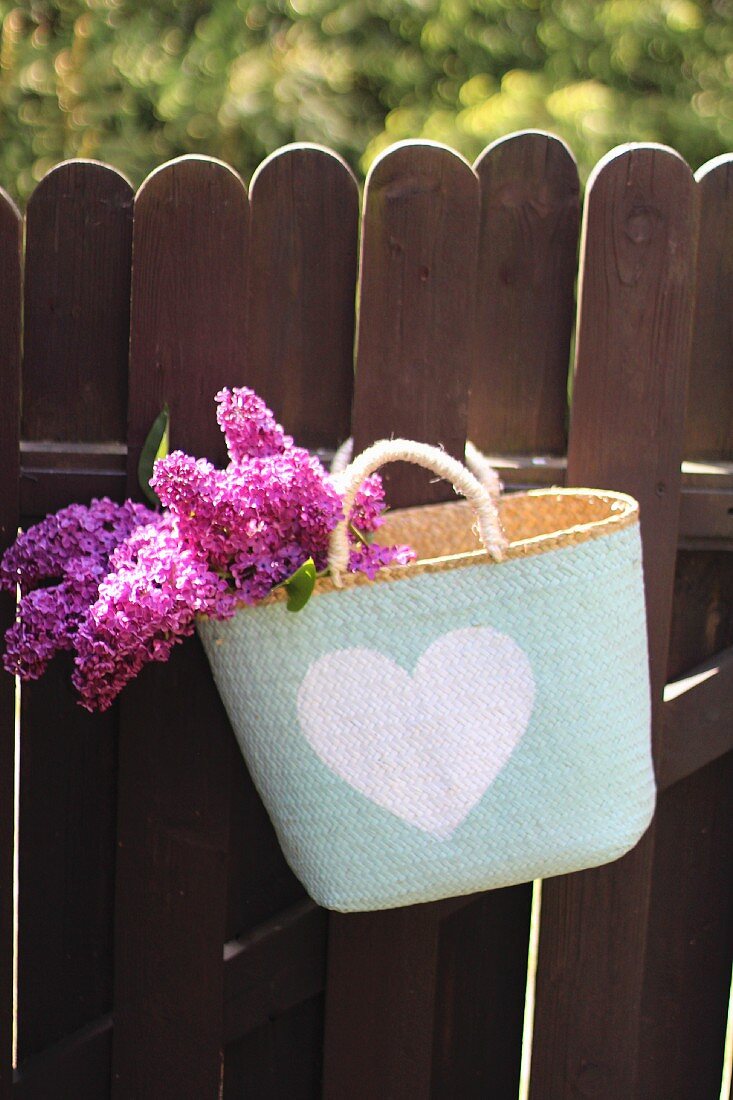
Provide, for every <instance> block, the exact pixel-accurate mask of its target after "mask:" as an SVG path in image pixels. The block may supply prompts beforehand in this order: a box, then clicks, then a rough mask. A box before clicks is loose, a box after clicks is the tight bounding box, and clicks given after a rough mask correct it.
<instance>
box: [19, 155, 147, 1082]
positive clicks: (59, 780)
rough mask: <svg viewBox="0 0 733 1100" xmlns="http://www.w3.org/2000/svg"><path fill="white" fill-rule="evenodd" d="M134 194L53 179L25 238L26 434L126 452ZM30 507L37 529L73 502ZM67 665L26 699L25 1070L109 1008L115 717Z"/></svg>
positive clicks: (89, 180) (77, 179)
mask: <svg viewBox="0 0 733 1100" xmlns="http://www.w3.org/2000/svg"><path fill="white" fill-rule="evenodd" d="M131 224H132V189H131V187H130V185H129V184H128V182H127V181H126V180H125V179H124V178H123V177H122V176H121V175H120V174H119V173H117V172H116V171H114V170H113V169H111V168H108V167H106V166H104V165H100V164H92V163H89V162H85V161H77V162H71V163H69V164H66V165H62V166H61V167H59V168H58V169H55V170H54V171H53V172H51V173H50V174H49V175H48V176H47V177H46V178H45V179H44V180H43V181H42V182H41V184H39V186H38V189H37V190H36V191H35V192H34V194H33V195H32V197H31V200H30V203H29V207H28V219H27V226H26V269H25V330H24V361H23V394H24V398H23V428H24V431H25V432H26V433H27V434H28V435H29V436H31V437H33V438H35V439H40V440H48V439H71V440H72V441H74V442H76V441H79V440H84V441H86V442H99V441H102V440H104V441H107V440H109V439H110V438H115V437H116V438H117V439H121V438H124V431H125V419H126V399H125V391H126V379H127V344H128V337H127V330H128V323H129V286H130V247H131ZM64 488H65V489H66V490H67V492H68V496H66V497H64V496H63V495H62V494H61V493H60V492H56V493H55V494H54V495H53V496H52V498H51V499H48V500H45V499H43V498H42V497H41V496H40V495H38V496H36V497H35V499H34V508H36V509H37V512H36V516H28V515H26V516H25V517H24V518H23V520H22V522H23V523H26V522H28V521H29V520H30V519H33V518H37V516H38V515H43V514H44V513H45V512H46V511H48V510H54V509H56V508H58V507H60V506H61V505H64V504H68V503H70V502H71V501H72V500H76V501H84V500H85V499H86V500H88V499H89V497H88V496H87V497H86V498H85V496H84V494H83V493H82V491H81V486H79V485H78V484H75V483H74V482H73V480H68V481H67V483H66V485H65V486H64ZM70 667H71V664H70V660H69V659H68V656H67V655H64V658H59V659H57V660H56V662H54V664H53V666H52V667H51V668H50V669H49V670H48V672H47V673H46V674H45V675H44V676H43V677H42V679H41V680H40V681H38V682H37V683H34V684H28V685H24V687H23V692H22V719H21V725H22V739H21V768H20V838H21V839H20V902H19V904H20V911H21V913H22V918H21V922H20V933H19V962H18V969H19V975H18V978H19V1010H18V1014H19V1023H18V1032H19V1033H18V1052H19V1058H20V1060H21V1062H22V1061H23V1060H24V1059H26V1058H28V1057H29V1056H30V1055H32V1054H34V1053H37V1052H39V1051H41V1050H43V1049H44V1048H45V1047H46V1046H47V1045H48V1044H49V1043H52V1042H55V1041H57V1040H60V1039H62V1038H63V1037H64V1036H66V1035H68V1034H70V1033H72V1032H75V1031H76V1030H78V1029H79V1028H80V1027H83V1026H84V1025H85V1024H87V1023H89V1022H90V1021H92V1020H94V1019H95V1018H96V1017H98V1016H99V1015H100V1014H101V1013H103V1012H107V1011H109V1009H110V1007H111V984H112V892H113V873H114V854H115V847H114V816H115V766H116V764H115V753H116V716H115V715H114V714H113V713H110V714H107V715H104V716H101V717H97V718H94V719H92V718H91V717H90V716H89V715H88V714H86V713H85V712H84V711H83V710H82V709H81V708H80V707H78V706H77V704H76V699H75V696H74V694H73V692H72V689H71V686H70V684H69V672H70Z"/></svg>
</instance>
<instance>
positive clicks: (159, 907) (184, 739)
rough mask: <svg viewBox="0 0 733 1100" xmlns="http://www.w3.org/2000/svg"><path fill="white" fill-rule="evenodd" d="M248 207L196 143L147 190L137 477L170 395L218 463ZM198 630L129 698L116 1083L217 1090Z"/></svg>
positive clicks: (147, 1090)
mask: <svg viewBox="0 0 733 1100" xmlns="http://www.w3.org/2000/svg"><path fill="white" fill-rule="evenodd" d="M248 228H249V208H248V201H247V195H246V192H245V190H244V187H243V185H242V182H241V180H240V179H239V177H238V176H237V175H236V174H235V173H234V172H233V171H232V170H231V169H230V168H228V167H227V166H226V165H223V164H221V163H219V162H216V161H212V160H209V159H208V158H200V157H184V158H181V159H180V160H178V161H173V162H172V163H170V164H167V165H165V166H164V167H162V168H161V169H159V170H158V171H156V172H154V173H153V174H152V175H151V176H149V177H148V179H147V180H146V182H145V183H144V184H143V186H142V187H141V189H140V191H139V193H138V196H137V199H136V202H135V218H134V263H133V280H132V327H131V344H130V452H129V459H128V461H129V466H128V470H129V490H130V492H131V493H133V494H136V495H137V492H138V490H137V473H136V471H137V463H138V456H139V453H140V447H141V445H142V442H143V440H144V438H145V435H146V433H147V431H148V429H149V427H150V425H151V424H152V422H153V420H154V418H155V417H156V416H157V414H158V413H159V411H160V409H161V407H162V406H163V404H164V403H166V402H167V403H168V405H169V407H170V412H171V421H170V431H171V447H172V448H176V447H182V448H185V449H186V450H187V451H189V452H191V453H193V454H196V455H201V456H206V457H208V458H209V459H211V460H213V461H215V462H217V463H221V462H222V461H223V459H224V457H225V449H224V443H223V437H222V435H221V433H220V431H219V428H218V425H217V423H216V418H215V407H214V402H213V397H214V394H215V393H216V391H217V390H218V389H220V388H221V387H222V386H224V385H237V384H239V383H240V382H241V380H242V378H243V376H244V353H245V346H246V332H245V314H246V278H247V265H246V256H247V242H248ZM236 751H237V749H236V745H235V743H234V739H233V736H232V734H231V730H230V729H229V725H228V723H227V721H226V717H225V715H224V711H223V707H222V705H221V702H220V700H219V697H218V694H217V692H216V689H215V687H214V684H213V680H212V678H211V675H210V673H209V671H208V667H207V665H206V660H205V657H204V655H203V651H202V650H201V648H200V646H199V644H198V641H197V640H196V639H191V640H190V641H189V642H187V644H186V645H184V646H181V647H180V648H179V649H178V650H177V651H176V652H175V653H174V654H173V656H172V659H171V660H170V662H169V663H168V664H167V665H165V666H164V667H159V668H148V669H146V670H145V672H144V673H143V674H142V675H141V676H140V677H138V679H137V680H136V681H135V682H134V683H133V684H131V685H130V686H129V687H128V688H127V689H126V692H125V697H124V698H123V700H122V703H121V707H120V763H119V794H118V806H119V812H118V846H119V849H118V860H117V879H116V882H117V894H116V923H117V929H118V936H117V940H116V955H115V1033H114V1047H113V1095H114V1096H117V1097H120V1098H123V1097H124V1098H127V1097H130V1096H135V1097H137V1098H140V1100H143V1098H145V1097H151V1098H152V1097H161V1096H176V1097H177V1098H180V1100H186V1098H188V1097H190V1098H191V1100H206V1098H207V1097H212V1098H215V1097H217V1096H218V1095H219V1088H220V1078H221V1069H222V1066H221V1063H222V1055H221V1045H222V1030H223V1022H222V1013H223V1009H222V1000H223V963H222V945H223V942H224V933H225V918H226V878H227V845H228V829H229V802H230V794H231V768H232V761H233V758H234V753H235V752H236Z"/></svg>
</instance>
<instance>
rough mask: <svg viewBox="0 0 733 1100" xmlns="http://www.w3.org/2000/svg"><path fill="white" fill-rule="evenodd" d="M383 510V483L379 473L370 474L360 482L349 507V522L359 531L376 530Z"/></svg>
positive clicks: (380, 521)
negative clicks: (359, 486)
mask: <svg viewBox="0 0 733 1100" xmlns="http://www.w3.org/2000/svg"><path fill="white" fill-rule="evenodd" d="M383 511H384V485H383V484H382V479H381V477H380V476H379V474H372V475H371V477H368V478H365V480H364V481H363V482H362V485H361V488H360V489H359V491H358V493H357V494H356V497H355V498H354V506H353V508H352V509H351V515H350V516H349V523H350V524H351V525H352V527H356V528H358V530H359V531H376V529H377V528H378V527H379V526H380V524H381V523H382V518H381V516H382V512H383Z"/></svg>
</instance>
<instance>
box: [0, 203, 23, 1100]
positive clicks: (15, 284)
mask: <svg viewBox="0 0 733 1100" xmlns="http://www.w3.org/2000/svg"><path fill="white" fill-rule="evenodd" d="M21 232H22V223H21V220H20V214H19V213H18V210H17V209H16V207H15V205H14V204H13V202H12V201H11V200H10V198H9V197H8V195H6V194H5V192H4V191H1V190H0V385H1V386H2V393H3V399H2V402H0V553H2V552H3V551H4V550H5V549H6V548H7V547H8V546H9V544H10V543H11V542H12V541H13V539H14V538H15V535H16V532H17V530H18V476H19V472H20V458H19V447H18V437H19V429H20V330H21V313H20V309H21ZM14 618H15V596H14V595H13V594H11V593H3V594H2V596H1V597H0V631H2V632H3V633H4V632H5V631H6V630H7V629H8V627H9V626H10V625H11V623H12V622H13V619H14ZM15 764H16V760H15V684H14V681H13V678H12V677H11V676H8V675H7V673H5V672H0V1097H2V1100H8V1097H9V1096H10V1084H11V1080H12V1065H13V951H14V948H13V874H14V872H13V854H14V851H15Z"/></svg>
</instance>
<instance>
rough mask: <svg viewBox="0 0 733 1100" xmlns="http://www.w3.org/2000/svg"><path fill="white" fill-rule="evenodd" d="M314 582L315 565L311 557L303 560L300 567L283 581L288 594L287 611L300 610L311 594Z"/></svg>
mask: <svg viewBox="0 0 733 1100" xmlns="http://www.w3.org/2000/svg"><path fill="white" fill-rule="evenodd" d="M315 584H316V567H315V563H314V561H313V558H308V560H307V561H304V562H303V564H302V565H301V567H300V569H296V571H295V572H294V573H293V575H292V577H289V578H288V580H286V581H285V583H284V588H285V591H286V592H287V594H288V602H287V609H288V611H302V610H303V608H304V607H305V605H306V604H307V603H308V600H309V599H310V598H311V596H312V595H313V589H314V588H315Z"/></svg>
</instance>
